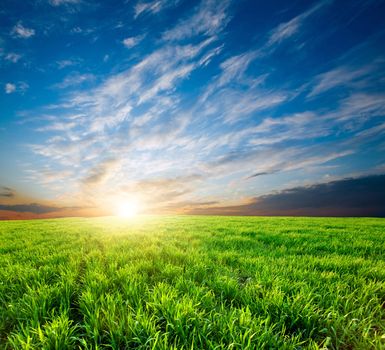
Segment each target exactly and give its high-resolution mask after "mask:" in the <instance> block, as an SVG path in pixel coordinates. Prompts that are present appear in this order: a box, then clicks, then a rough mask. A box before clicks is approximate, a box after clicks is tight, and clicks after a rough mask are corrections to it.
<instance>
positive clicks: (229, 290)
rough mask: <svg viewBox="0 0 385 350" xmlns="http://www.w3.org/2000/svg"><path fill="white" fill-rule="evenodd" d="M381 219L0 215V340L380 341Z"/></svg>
mask: <svg viewBox="0 0 385 350" xmlns="http://www.w3.org/2000/svg"><path fill="white" fill-rule="evenodd" d="M384 302H385V220H382V219H322V218H318V219H305V218H235V217H183V216H179V217H147V216H143V217H140V218H136V219H135V220H122V219H119V218H103V219H62V220H45V221H24V222H23V221H18V222H16V221H15V222H1V223H0V348H5V349H74V348H82V349H130V348H137V349H183V348H184V349H192V348H194V349H300V348H301V349H321V348H324V349H326V348H327V349H371V348H372V349H376V348H377V349H380V348H384V346H385V338H384V334H385V322H384V320H385V308H384Z"/></svg>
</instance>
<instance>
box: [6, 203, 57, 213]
mask: <svg viewBox="0 0 385 350" xmlns="http://www.w3.org/2000/svg"><path fill="white" fill-rule="evenodd" d="M63 209H64V208H57V207H51V206H47V205H41V204H38V203H30V204H14V205H7V204H0V210H8V211H15V212H18V213H33V214H46V213H52V212H56V211H60V210H63Z"/></svg>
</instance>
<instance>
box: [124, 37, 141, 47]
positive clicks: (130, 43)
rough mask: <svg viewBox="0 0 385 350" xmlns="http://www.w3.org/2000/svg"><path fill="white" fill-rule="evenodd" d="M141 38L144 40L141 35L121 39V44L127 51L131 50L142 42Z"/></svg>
mask: <svg viewBox="0 0 385 350" xmlns="http://www.w3.org/2000/svg"><path fill="white" fill-rule="evenodd" d="M143 38H144V36H143V35H138V36H131V37H128V38H125V39H123V41H122V43H123V45H124V46H125V47H127V48H128V49H131V48H133V47H134V46H136V45H138V44H139V43H140V42H141V41H142V40H143Z"/></svg>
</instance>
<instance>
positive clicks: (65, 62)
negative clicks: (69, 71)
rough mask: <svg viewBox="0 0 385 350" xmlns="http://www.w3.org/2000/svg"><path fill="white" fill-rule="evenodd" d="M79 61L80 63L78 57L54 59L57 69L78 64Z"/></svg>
mask: <svg viewBox="0 0 385 350" xmlns="http://www.w3.org/2000/svg"><path fill="white" fill-rule="evenodd" d="M80 63H81V59H80V58H71V59H65V60H60V61H56V65H57V67H58V68H59V69H63V68H67V67H72V66H76V65H79V64H80Z"/></svg>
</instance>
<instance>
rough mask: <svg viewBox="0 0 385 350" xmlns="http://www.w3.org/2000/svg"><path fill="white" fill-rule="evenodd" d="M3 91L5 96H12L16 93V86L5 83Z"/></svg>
mask: <svg viewBox="0 0 385 350" xmlns="http://www.w3.org/2000/svg"><path fill="white" fill-rule="evenodd" d="M4 91H5V93H6V94H12V93H13V92H15V91H16V85H15V84H12V83H6V84H5V86H4Z"/></svg>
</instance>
